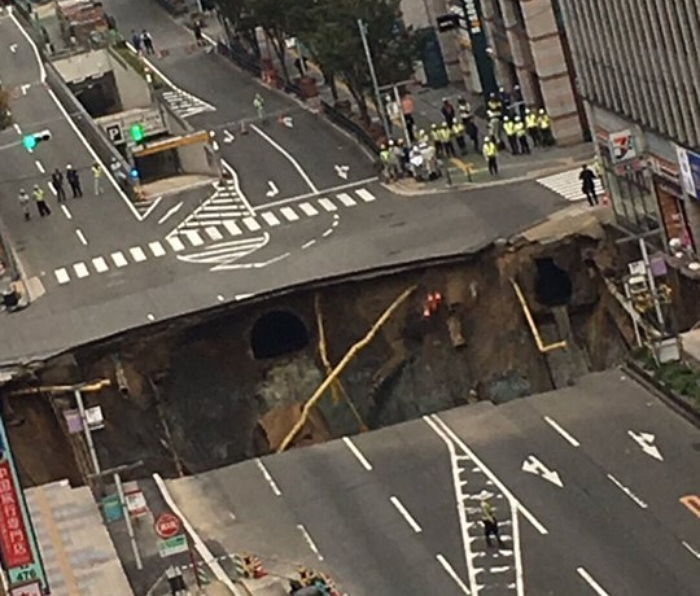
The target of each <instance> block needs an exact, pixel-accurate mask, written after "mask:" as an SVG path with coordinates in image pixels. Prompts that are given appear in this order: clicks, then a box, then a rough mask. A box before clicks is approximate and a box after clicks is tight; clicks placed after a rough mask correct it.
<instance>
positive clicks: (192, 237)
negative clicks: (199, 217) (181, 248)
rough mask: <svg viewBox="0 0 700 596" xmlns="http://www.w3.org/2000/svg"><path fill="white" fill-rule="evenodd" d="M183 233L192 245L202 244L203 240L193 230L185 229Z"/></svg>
mask: <svg viewBox="0 0 700 596" xmlns="http://www.w3.org/2000/svg"><path fill="white" fill-rule="evenodd" d="M183 234H184V235H185V237H186V238H187V240H189V242H190V244H191V245H192V246H201V245H202V244H204V240H202V237H201V236H200V235H199V234H198V233H197V232H195V231H194V230H185V231H184V232H183Z"/></svg>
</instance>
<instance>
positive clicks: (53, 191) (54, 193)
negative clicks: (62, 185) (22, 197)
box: [48, 182, 58, 197]
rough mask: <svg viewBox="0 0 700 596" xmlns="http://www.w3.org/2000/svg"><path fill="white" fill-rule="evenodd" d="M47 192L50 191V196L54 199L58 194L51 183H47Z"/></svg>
mask: <svg viewBox="0 0 700 596" xmlns="http://www.w3.org/2000/svg"><path fill="white" fill-rule="evenodd" d="M48 187H49V190H50V191H51V194H52V195H53V196H54V197H55V196H57V195H58V192H57V191H56V187H55V186H54V185H53V182H49V183H48Z"/></svg>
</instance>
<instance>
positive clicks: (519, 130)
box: [515, 116, 530, 154]
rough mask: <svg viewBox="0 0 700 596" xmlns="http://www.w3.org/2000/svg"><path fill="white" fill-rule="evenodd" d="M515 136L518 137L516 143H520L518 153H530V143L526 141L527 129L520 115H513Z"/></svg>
mask: <svg viewBox="0 0 700 596" xmlns="http://www.w3.org/2000/svg"><path fill="white" fill-rule="evenodd" d="M515 136H516V137H517V139H518V144H519V145H520V153H523V154H525V153H527V154H529V153H530V143H528V142H527V130H525V123H524V122H523V120H522V118H521V117H520V116H516V117H515Z"/></svg>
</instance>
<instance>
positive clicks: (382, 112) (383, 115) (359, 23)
mask: <svg viewBox="0 0 700 596" xmlns="http://www.w3.org/2000/svg"><path fill="white" fill-rule="evenodd" d="M357 26H358V28H359V29H360V37H361V38H362V46H363V47H364V49H365V56H366V57H367V65H368V66H369V76H370V77H371V79H372V87H373V88H374V97H375V100H376V101H377V110H378V111H379V117H380V118H381V120H382V125H383V126H384V133H385V134H386V138H387V139H389V138H391V130H390V129H389V122H388V121H387V118H386V111H385V110H384V109H383V107H382V106H383V104H382V96H381V93H380V92H379V83H378V82H377V73H376V72H374V62H373V61H372V52H371V50H370V49H369V42H368V41H367V25H365V23H364V22H363V21H362V19H357Z"/></svg>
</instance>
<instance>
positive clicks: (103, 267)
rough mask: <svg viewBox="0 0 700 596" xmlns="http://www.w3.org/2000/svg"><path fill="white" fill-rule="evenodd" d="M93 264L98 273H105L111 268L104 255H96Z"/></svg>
mask: <svg viewBox="0 0 700 596" xmlns="http://www.w3.org/2000/svg"><path fill="white" fill-rule="evenodd" d="M92 266H93V267H94V268H95V271H97V273H104V272H105V271H107V270H108V269H109V266H108V265H107V261H105V260H104V258H103V257H95V258H94V259H93V260H92Z"/></svg>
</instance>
